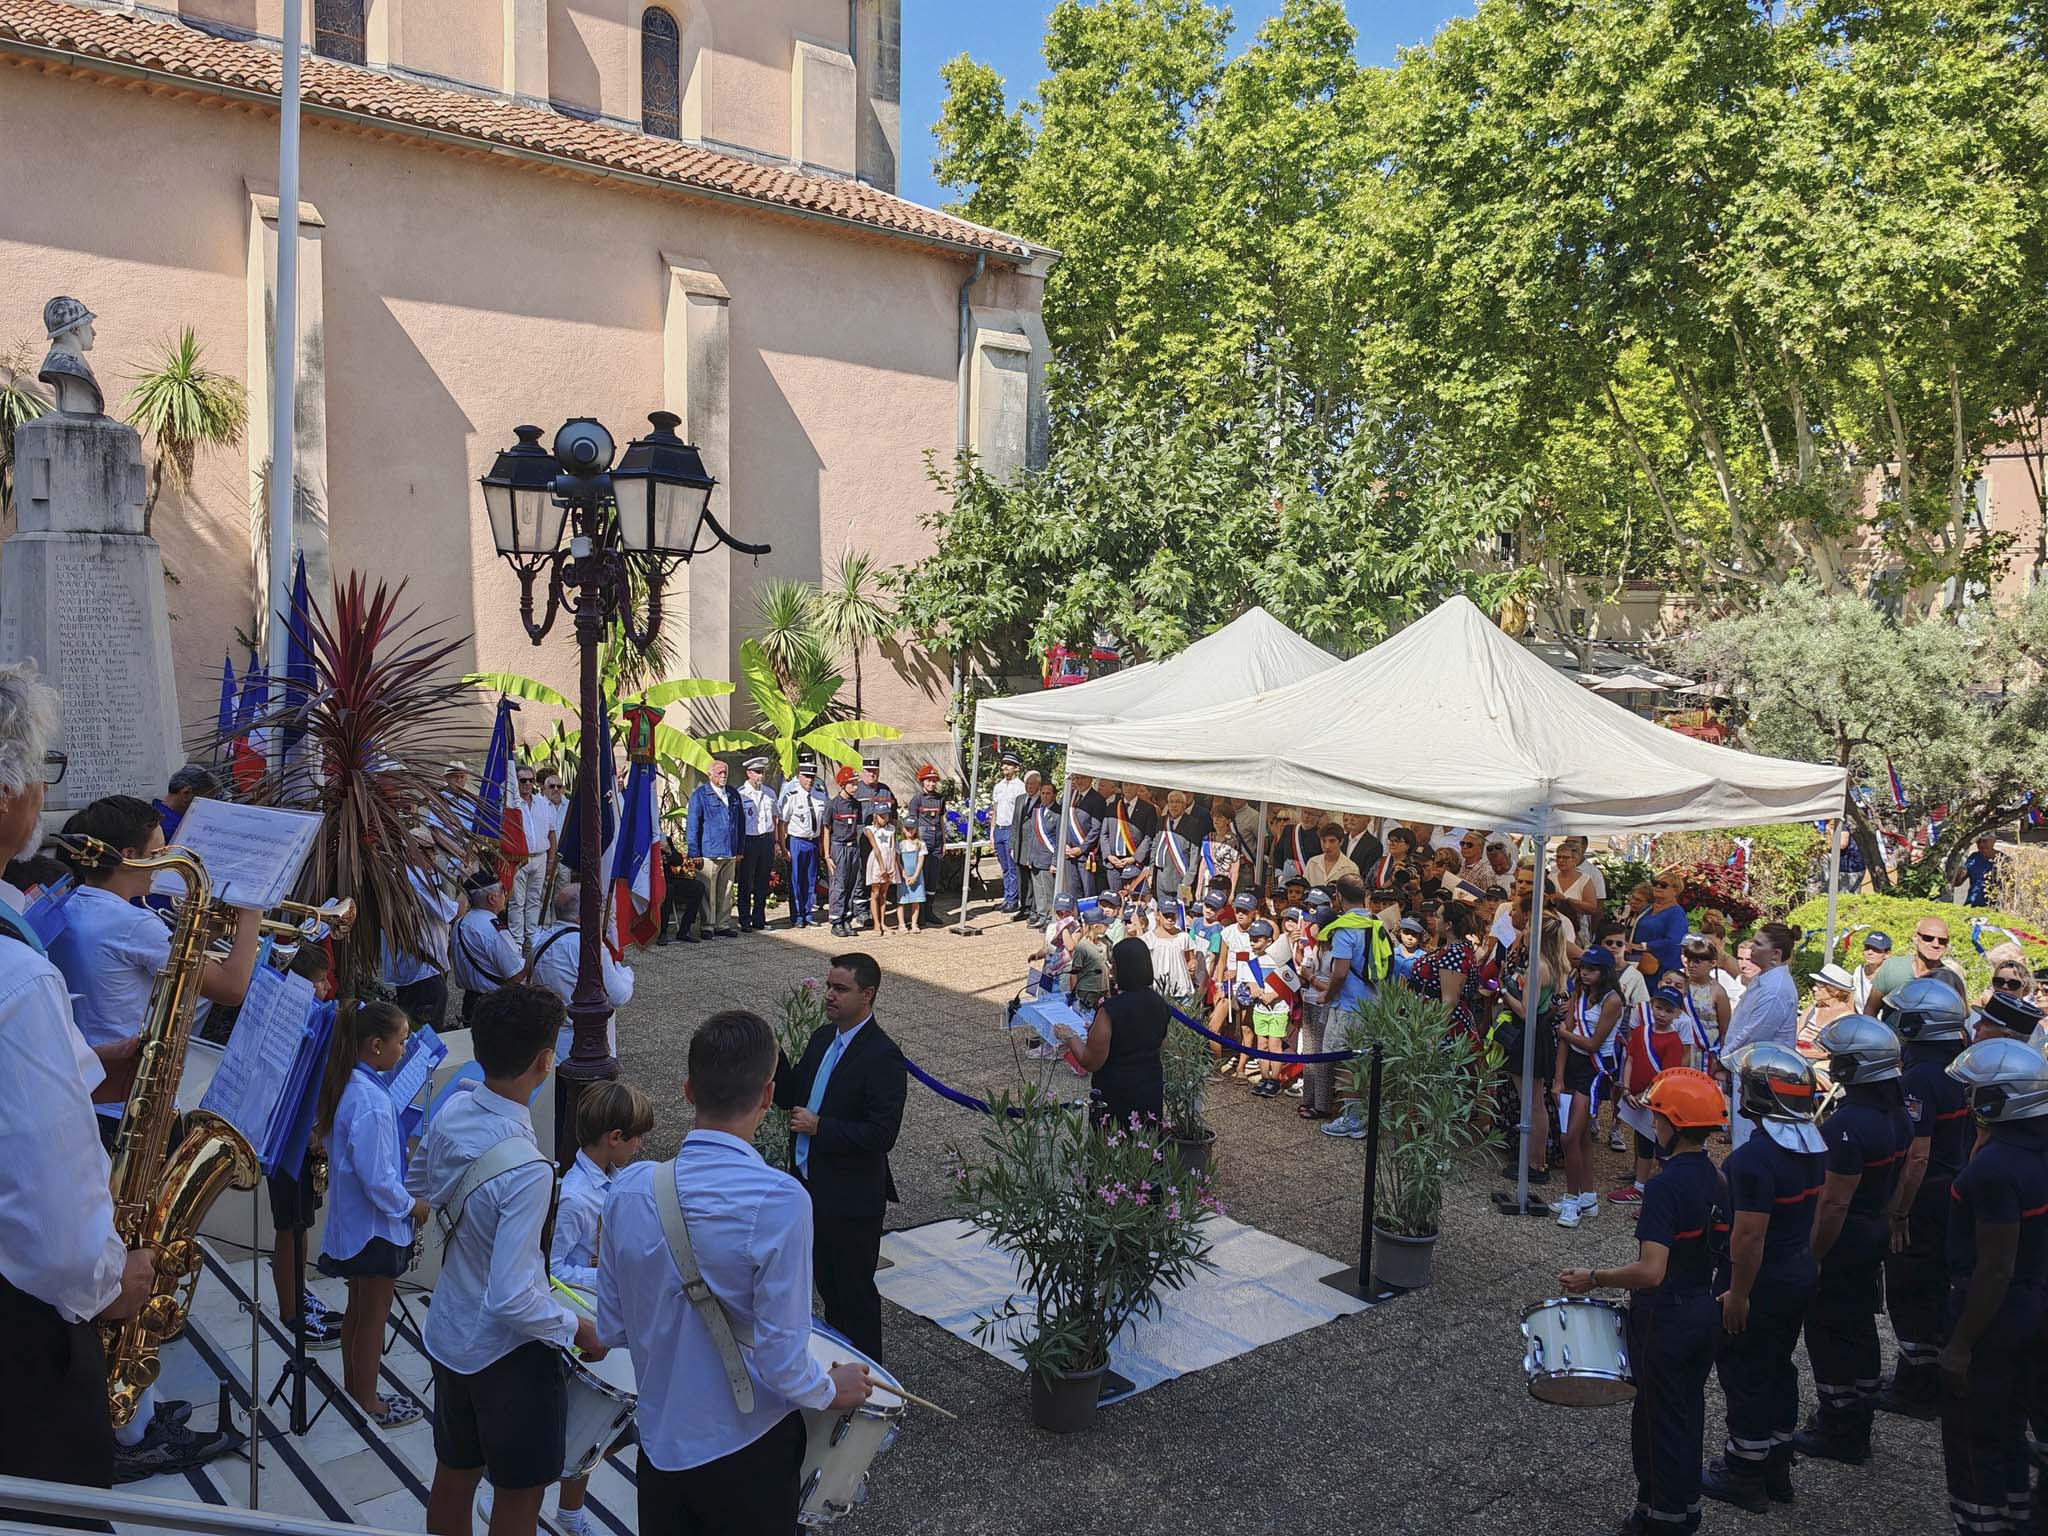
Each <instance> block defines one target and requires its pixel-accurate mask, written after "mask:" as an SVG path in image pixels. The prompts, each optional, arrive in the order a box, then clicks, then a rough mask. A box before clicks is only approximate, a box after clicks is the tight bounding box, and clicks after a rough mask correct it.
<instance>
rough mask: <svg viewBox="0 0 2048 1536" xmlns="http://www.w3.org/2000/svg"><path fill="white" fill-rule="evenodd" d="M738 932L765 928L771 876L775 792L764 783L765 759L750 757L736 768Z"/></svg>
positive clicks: (773, 865) (766, 767)
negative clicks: (741, 774) (739, 772)
mask: <svg viewBox="0 0 2048 1536" xmlns="http://www.w3.org/2000/svg"><path fill="white" fill-rule="evenodd" d="M740 766H741V767H742V768H743V769H744V770H745V771H746V775H747V777H746V782H745V783H743V784H742V785H740V812H741V816H742V818H743V823H744V824H743V826H742V827H741V832H740V872H739V880H740V931H741V932H742V933H752V932H753V931H754V930H755V929H757V928H766V927H767V926H768V880H769V877H770V876H771V875H773V874H774V872H775V791H774V790H772V789H770V788H769V787H768V785H767V784H766V782H764V777H763V776H764V775H765V774H766V773H767V772H768V759H767V758H765V757H750V758H748V759H747V760H746V762H744V763H742V764H741V765H740Z"/></svg>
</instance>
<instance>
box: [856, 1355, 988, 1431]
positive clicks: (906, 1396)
mask: <svg viewBox="0 0 2048 1536" xmlns="http://www.w3.org/2000/svg"><path fill="white" fill-rule="evenodd" d="M848 1363H849V1362H847V1361H844V1360H834V1361H833V1362H832V1369H833V1370H835V1371H836V1370H838V1369H839V1367H840V1366H842V1365H845V1364H848ZM861 1369H862V1370H863V1371H865V1370H866V1369H867V1367H866V1366H865V1365H863V1366H862V1367H861ZM868 1385H869V1387H871V1388H873V1389H874V1390H875V1391H877V1392H889V1393H893V1394H894V1395H895V1396H897V1397H900V1398H902V1399H903V1401H905V1402H906V1403H915V1404H917V1406H918V1407H920V1408H929V1409H931V1411H932V1412H933V1413H936V1414H938V1415H939V1416H940V1417H941V1418H946V1419H958V1418H959V1417H960V1415H959V1414H957V1413H953V1412H951V1411H950V1410H948V1409H945V1408H941V1407H940V1406H939V1405H938V1404H937V1403H935V1402H932V1401H931V1400H930V1399H929V1398H923V1397H919V1396H918V1395H917V1394H916V1393H915V1392H906V1391H904V1390H903V1389H902V1388H901V1387H897V1386H891V1385H890V1384H889V1383H888V1382H886V1381H877V1380H875V1378H874V1377H872V1376H870V1377H869V1378H868Z"/></svg>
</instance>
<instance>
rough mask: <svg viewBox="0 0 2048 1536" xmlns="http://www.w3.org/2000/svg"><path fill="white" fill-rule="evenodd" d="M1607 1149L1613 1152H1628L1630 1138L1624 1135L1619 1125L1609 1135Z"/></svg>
mask: <svg viewBox="0 0 2048 1536" xmlns="http://www.w3.org/2000/svg"><path fill="white" fill-rule="evenodd" d="M1607 1147H1608V1150H1609V1151H1611V1152H1626V1151H1627V1150H1628V1138H1627V1137H1625V1136H1624V1135H1623V1134H1622V1130H1621V1127H1620V1126H1618V1125H1617V1126H1616V1127H1615V1128H1614V1129H1613V1130H1611V1131H1609V1132H1608V1133H1607Z"/></svg>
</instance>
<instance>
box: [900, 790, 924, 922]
mask: <svg viewBox="0 0 2048 1536" xmlns="http://www.w3.org/2000/svg"><path fill="white" fill-rule="evenodd" d="M931 862H932V860H931V854H930V853H929V851H928V850H927V849H926V847H925V841H924V837H923V834H922V832H921V830H920V829H919V827H918V824H917V822H916V820H915V819H914V818H913V817H912V816H911V814H910V812H909V811H907V810H906V811H904V812H903V814H902V815H901V816H900V817H899V818H898V819H897V823H896V873H897V879H896V931H897V932H898V933H909V932H910V931H911V930H912V929H913V928H917V929H922V928H924V927H925V926H926V924H925V920H924V872H925V870H926V869H927V868H928V867H929V866H930V864H931Z"/></svg>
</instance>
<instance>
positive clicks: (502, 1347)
mask: <svg viewBox="0 0 2048 1536" xmlns="http://www.w3.org/2000/svg"><path fill="white" fill-rule="evenodd" d="M509 1136H518V1137H522V1138H524V1139H525V1140H527V1141H532V1140H533V1139H534V1135H533V1121H532V1120H531V1119H529V1118H528V1116H527V1112H526V1106H525V1105H524V1104H515V1103H513V1102H512V1101H511V1100H510V1099H507V1098H503V1097H500V1096H499V1095H498V1094H495V1093H493V1092H491V1090H490V1089H488V1088H486V1087H484V1086H483V1085H482V1084H481V1083H479V1084H478V1085H477V1086H476V1087H475V1088H474V1089H472V1090H471V1091H469V1092H467V1093H458V1094H456V1095H455V1096H454V1097H453V1098H451V1099H449V1101H448V1102H447V1103H446V1104H444V1105H442V1107H441V1110H440V1113H438V1114H436V1115H435V1116H434V1120H433V1124H432V1125H431V1126H430V1127H429V1129H428V1131H427V1139H426V1140H425V1141H424V1142H423V1143H421V1145H420V1150H419V1155H418V1156H417V1157H415V1158H414V1159H413V1164H412V1169H411V1171H410V1172H409V1173H408V1174H407V1175H406V1180H405V1183H406V1188H408V1189H409V1190H411V1191H412V1192H413V1193H414V1194H416V1195H421V1196H424V1197H425V1199H426V1201H427V1203H428V1204H430V1205H433V1206H435V1207H440V1206H443V1205H445V1204H446V1203H447V1202H448V1200H449V1199H450V1197H452V1196H453V1195H454V1193H455V1186H456V1185H457V1184H459V1183H460V1182H461V1181H462V1175H463V1173H464V1172H465V1171H466V1170H467V1169H468V1167H469V1165H470V1164H471V1163H473V1162H475V1161H476V1160H477V1159H478V1158H479V1157H482V1156H483V1155H484V1153H486V1152H488V1151H489V1150H490V1149H491V1148H492V1147H494V1146H496V1145H497V1144H498V1143H499V1142H501V1141H503V1140H505V1139H506V1138H507V1137H509ZM554 1188H555V1176H554V1171H553V1170H552V1169H551V1168H550V1167H549V1166H548V1165H547V1163H545V1162H538V1163H528V1164H526V1165H525V1166H524V1167H520V1168H514V1169H513V1170H512V1171H511V1172H510V1173H502V1174H500V1175H498V1177H497V1178H495V1179H491V1180H489V1181H488V1182H486V1183H484V1184H481V1185H479V1186H478V1187H477V1189H476V1192H475V1193H474V1194H472V1195H471V1196H470V1197H469V1203H468V1204H467V1205H466V1206H465V1207H464V1208H463V1212H462V1220H461V1222H460V1224H458V1225H457V1227H456V1228H455V1236H454V1237H453V1238H451V1239H450V1240H449V1242H448V1247H447V1253H446V1257H445V1258H444V1259H443V1261H442V1264H441V1281H440V1284H438V1285H437V1286H435V1287H434V1304H433V1306H431V1307H429V1308H428V1309H427V1326H426V1329H425V1331H424V1334H423V1338H422V1342H424V1343H425V1344H426V1346H427V1353H428V1354H429V1355H431V1356H433V1358H434V1359H436V1360H438V1361H440V1362H441V1364H443V1365H445V1366H447V1367H448V1369H449V1370H451V1371H460V1372H461V1373H462V1374H463V1375H465V1376H474V1375H475V1374H476V1373H477V1372H478V1371H480V1370H482V1369H483V1368H484V1367H485V1366H487V1365H490V1364H492V1363H493V1362H494V1361H498V1360H502V1359H503V1358H504V1357H505V1356H506V1355H509V1354H510V1353H512V1351H513V1350H515V1349H517V1348H518V1347H519V1346H520V1345H522V1344H524V1343H526V1342H528V1341H529V1340H532V1339H539V1340H541V1341H542V1342H544V1343H548V1344H553V1345H556V1346H557V1347H558V1348H561V1349H567V1348H568V1347H569V1346H570V1345H571V1344H573V1343H575V1342H576V1314H575V1313H573V1312H571V1311H570V1310H569V1309H568V1308H567V1307H565V1306H563V1305H562V1304H561V1303H560V1302H559V1301H556V1300H555V1298H554V1295H553V1293H552V1292H550V1290H549V1289H548V1272H547V1266H546V1265H545V1264H543V1263H542V1262H541V1252H540V1229H541V1224H542V1223H543V1222H545V1221H546V1220H547V1215H548V1200H549V1197H550V1196H552V1195H553V1193H554Z"/></svg>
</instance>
